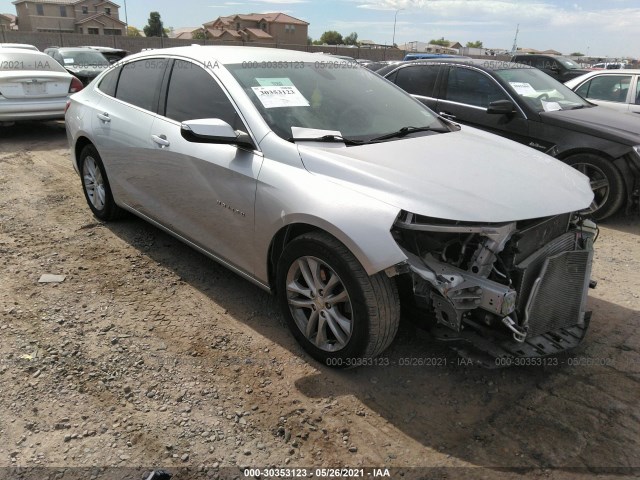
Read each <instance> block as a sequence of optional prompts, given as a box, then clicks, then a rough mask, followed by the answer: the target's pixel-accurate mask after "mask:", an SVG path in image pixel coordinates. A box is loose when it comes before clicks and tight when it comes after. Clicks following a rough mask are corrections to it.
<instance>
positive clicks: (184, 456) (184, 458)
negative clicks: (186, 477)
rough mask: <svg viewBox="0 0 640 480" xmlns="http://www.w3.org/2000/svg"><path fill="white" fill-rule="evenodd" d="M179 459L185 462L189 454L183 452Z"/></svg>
mask: <svg viewBox="0 0 640 480" xmlns="http://www.w3.org/2000/svg"><path fill="white" fill-rule="evenodd" d="M180 460H182V461H183V462H186V461H187V460H189V454H188V453H185V454H183V455H182V456H181V457H180Z"/></svg>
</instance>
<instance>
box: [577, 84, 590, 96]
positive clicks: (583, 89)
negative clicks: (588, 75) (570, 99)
mask: <svg viewBox="0 0 640 480" xmlns="http://www.w3.org/2000/svg"><path fill="white" fill-rule="evenodd" d="M590 86H591V80H589V81H588V82H584V83H583V84H582V85H580V86H579V87H578V88H576V90H575V92H576V93H577V94H578V95H580V96H581V97H582V98H587V97H588V96H589V87H590Z"/></svg>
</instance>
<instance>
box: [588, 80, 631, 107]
mask: <svg viewBox="0 0 640 480" xmlns="http://www.w3.org/2000/svg"><path fill="white" fill-rule="evenodd" d="M630 84H631V75H601V76H598V77H594V78H592V79H591V81H589V82H588V84H585V85H582V86H581V87H580V88H579V89H578V91H577V93H578V95H581V96H583V97H585V98H592V99H594V100H604V101H606V102H626V101H627V94H628V93H629V85H630ZM584 87H587V88H586V90H585V89H584Z"/></svg>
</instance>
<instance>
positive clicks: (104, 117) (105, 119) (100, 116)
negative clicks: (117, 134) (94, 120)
mask: <svg viewBox="0 0 640 480" xmlns="http://www.w3.org/2000/svg"><path fill="white" fill-rule="evenodd" d="M98 119H99V120H101V121H103V122H104V123H109V122H110V121H111V117H109V114H108V113H107V112H104V113H99V114H98Z"/></svg>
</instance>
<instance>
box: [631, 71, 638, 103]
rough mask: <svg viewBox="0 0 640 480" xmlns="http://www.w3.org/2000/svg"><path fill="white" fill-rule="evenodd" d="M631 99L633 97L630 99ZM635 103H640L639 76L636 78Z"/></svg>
mask: <svg viewBox="0 0 640 480" xmlns="http://www.w3.org/2000/svg"><path fill="white" fill-rule="evenodd" d="M631 101H633V99H632V100H631ZM635 101H636V105H640V77H638V78H636V98H635Z"/></svg>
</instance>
